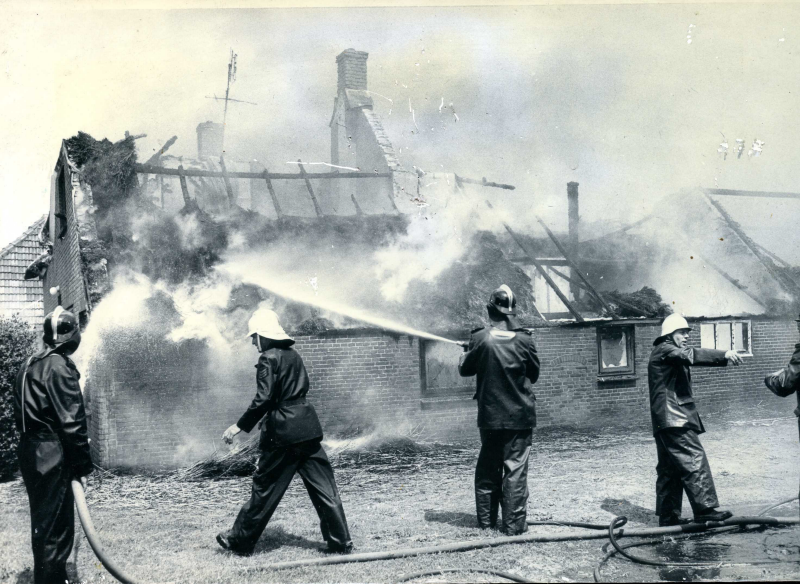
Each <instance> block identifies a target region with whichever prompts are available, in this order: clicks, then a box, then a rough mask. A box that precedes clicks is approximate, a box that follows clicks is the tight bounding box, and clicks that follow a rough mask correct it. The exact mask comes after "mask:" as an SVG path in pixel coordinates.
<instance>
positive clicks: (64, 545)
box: [13, 306, 92, 584]
mask: <svg viewBox="0 0 800 584" xmlns="http://www.w3.org/2000/svg"><path fill="white" fill-rule="evenodd" d="M43 328H44V336H43V340H44V346H43V348H42V349H41V350H40V351H38V352H37V353H35V354H34V355H33V356H31V357H30V358H29V359H28V361H27V362H26V363H25V364H24V365H23V366H22V367H21V368H20V370H19V372H18V373H17V377H16V383H15V385H14V395H13V400H14V418H15V422H16V426H17V430H18V431H19V434H20V443H19V449H18V457H19V466H20V470H21V471H22V480H23V481H24V483H25V490H26V491H27V492H28V502H29V503H30V509H31V545H32V548H33V580H34V582H35V584H54V583H58V584H61V583H63V582H65V581H67V580H68V576H67V558H68V557H69V555H70V553H71V552H72V543H73V540H74V537H75V504H74V498H73V495H72V488H71V484H70V483H71V481H72V479H74V478H77V479H80V481H81V483H82V484H83V486H84V488H85V487H86V476H87V475H88V474H89V473H91V472H92V457H91V455H90V453H89V433H88V428H87V425H86V412H85V409H84V405H83V395H82V394H81V388H80V385H79V383H78V379H79V378H80V374H79V373H78V369H77V367H75V364H74V363H73V362H72V360H71V359H70V358H69V356H70V355H71V354H72V353H74V352H75V350H76V349H77V348H78V345H80V342H81V331H80V328H79V326H78V321H77V320H76V319H75V316H74V315H73V314H72V313H71V312H68V311H66V310H64V309H63V308H61V307H60V306H59V307H57V308H56V309H55V310H54V311H53V312H51V313H50V314H48V315H47V316H46V317H45V319H44V327H43Z"/></svg>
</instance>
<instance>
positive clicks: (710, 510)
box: [647, 314, 742, 526]
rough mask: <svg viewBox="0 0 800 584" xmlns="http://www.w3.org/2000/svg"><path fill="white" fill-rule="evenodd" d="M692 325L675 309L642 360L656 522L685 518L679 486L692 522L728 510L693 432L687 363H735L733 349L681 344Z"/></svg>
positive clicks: (695, 421) (699, 426) (697, 430)
mask: <svg viewBox="0 0 800 584" xmlns="http://www.w3.org/2000/svg"><path fill="white" fill-rule="evenodd" d="M691 330H692V328H691V327H690V326H689V323H688V322H687V321H686V319H685V318H683V317H682V316H680V315H679V314H671V315H669V316H668V317H667V318H665V319H664V322H663V323H662V324H661V334H660V335H659V336H658V337H657V338H656V340H655V341H654V342H653V345H654V347H653V351H652V353H651V354H650V361H649V362H648V365H647V378H648V385H649V387H650V417H651V420H652V423H653V434H654V436H655V439H656V449H657V453H658V464H657V466H656V474H657V478H656V514H657V515H658V517H659V525H662V526H667V525H680V524H682V523H689V520H688V519H682V518H681V504H682V501H683V492H684V491H686V496H687V498H688V499H689V503H690V504H691V506H692V511H693V513H694V520H695V521H696V522H706V521H723V520H725V519H728V518H729V517H731V516H732V514H731V512H730V511H718V510H717V508H718V507H719V501H718V499H717V492H716V489H715V487H714V478H713V477H712V475H711V467H710V466H709V464H708V458H707V457H706V453H705V450H704V449H703V445H702V444H701V443H700V438H699V434H702V433H703V432H705V428H704V427H703V422H702V421H701V420H700V415H699V414H698V413H697V409H696V407H695V404H694V398H693V396H692V374H691V371H690V367H697V366H705V367H725V366H726V365H727V364H728V362H729V361H730V362H732V363H733V364H734V365H739V364H740V363H741V362H742V360H741V358H740V357H739V355H738V354H737V353H736V351H734V350H731V351H727V352H726V351H719V350H716V349H697V348H693V347H690V346H688V345H687V344H686V341H687V340H688V338H689V333H690V331H691Z"/></svg>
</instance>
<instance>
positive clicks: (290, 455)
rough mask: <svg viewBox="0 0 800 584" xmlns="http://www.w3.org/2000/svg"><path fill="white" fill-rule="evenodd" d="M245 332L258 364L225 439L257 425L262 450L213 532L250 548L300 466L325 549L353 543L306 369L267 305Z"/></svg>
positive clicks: (344, 548)
mask: <svg viewBox="0 0 800 584" xmlns="http://www.w3.org/2000/svg"><path fill="white" fill-rule="evenodd" d="M249 330H250V332H249V334H248V336H250V337H252V339H253V344H254V345H255V346H256V348H257V349H258V350H259V352H260V353H261V356H260V357H259V359H258V364H257V365H256V385H257V390H256V396H255V398H254V399H253V401H252V403H251V404H250V407H249V408H248V409H247V411H246V412H245V413H244V414H243V415H242V417H241V418H239V421H238V422H237V423H236V424H234V425H232V426H231V427H230V428H228V429H227V430H226V431H225V434H224V435H223V440H224V441H225V442H227V443H228V444H230V443H231V442H232V441H233V437H234V436H236V435H237V434H238V433H239V432H241V431H242V430H244V431H245V432H250V430H252V429H253V427H255V425H256V424H257V423H258V421H259V420H260V419H261V418H262V417H264V416H266V418H265V420H264V422H262V426H261V438H260V443H259V446H260V449H261V456H260V457H259V459H258V464H257V467H256V470H255V473H254V474H253V490H252V494H251V496H250V500H249V501H248V502H247V503H245V504H244V506H243V507H242V509H241V511H239V515H238V516H237V517H236V522H235V523H234V524H233V529H231V530H230V531H228V532H224V533H220V534H219V535H217V542H218V543H219V544H220V545H221V546H222V547H223V548H225V549H226V550H230V551H232V552H234V553H237V554H240V555H248V554H251V553H252V552H253V548H254V547H255V545H256V542H257V541H258V538H259V537H260V536H261V533H262V532H263V531H264V528H265V527H266V526H267V523H269V520H270V518H271V517H272V514H273V513H274V512H275V509H276V508H277V507H278V503H280V501H281V498H282V497H283V494H284V493H285V492H286V489H287V488H288V487H289V483H291V482H292V478H293V477H294V475H295V473H300V478H302V479H303V484H305V487H306V490H307V491H308V495H309V497H311V502H312V503H313V504H314V508H315V509H316V510H317V514H318V515H319V519H320V529H321V530H322V537H323V539H324V540H325V541H326V543H327V544H328V547H327V551H329V552H332V553H349V552H350V551H351V550H352V549H353V543H352V541H351V540H350V531H349V530H348V528H347V519H346V518H345V515H344V508H343V507H342V501H341V499H340V498H339V491H338V489H337V488H336V481H335V480H334V477H333V468H332V467H331V463H330V462H329V461H328V457H327V455H326V454H325V450H323V448H322V445H321V442H322V427H321V426H320V423H319V419H318V418H317V413H316V411H315V410H314V406H312V405H311V404H310V403H308V402H307V401H306V393H308V386H309V382H308V374H307V373H306V368H305V365H303V359H302V358H301V357H300V355H299V354H298V353H297V351H295V350H294V349H292V345H293V344H294V340H292V339H291V338H290V337H289V336H288V335H287V334H286V332H285V331H284V330H283V328H282V327H281V325H280V323H279V322H278V315H277V314H275V313H274V312H273V311H272V310H268V309H260V310H258V311H256V313H255V314H254V315H253V317H252V318H251V319H250V322H249Z"/></svg>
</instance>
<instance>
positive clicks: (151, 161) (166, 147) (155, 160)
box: [144, 136, 178, 165]
mask: <svg viewBox="0 0 800 584" xmlns="http://www.w3.org/2000/svg"><path fill="white" fill-rule="evenodd" d="M177 140H178V137H177V136H173V137H172V138H170V139H169V140H167V141H166V142H164V145H163V146H162V147H161V148H159V150H158V152H156V153H155V154H153V155H152V156H151V157H150V158H148V159H147V162H145V163H144V164H145V165H150V164H157V163H158V159H159V158H161V156H163V155H164V153H165V152H166V151H167V150H169V149H170V147H171V146H172V145H173V144H174V143H175V142H176V141H177Z"/></svg>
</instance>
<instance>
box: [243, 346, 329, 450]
mask: <svg viewBox="0 0 800 584" xmlns="http://www.w3.org/2000/svg"><path fill="white" fill-rule="evenodd" d="M308 387H309V382H308V373H307V372H306V368H305V365H304V364H303V360H302V358H301V357H300V355H299V354H298V353H297V351H295V350H294V349H292V348H291V347H290V346H283V347H275V346H273V347H270V348H269V349H267V350H266V351H264V352H263V353H261V356H260V357H259V359H258V364H257V365H256V396H255V397H254V398H253V401H252V403H251V404H250V407H249V408H248V409H247V411H246V412H245V413H244V414H243V415H242V417H241V418H239V421H238V422H237V423H236V425H237V426H239V428H241V429H242V430H244V431H245V432H250V430H252V429H253V427H254V426H255V425H256V424H257V423H258V421H259V420H260V419H261V418H262V417H264V416H265V415H266V419H265V421H264V425H263V426H262V428H261V443H260V444H261V447H262V448H263V449H266V450H269V449H272V448H276V447H281V446H288V445H290V444H297V443H299V442H304V441H306V440H313V439H315V438H322V426H321V425H320V423H319V418H317V412H316V411H315V410H314V406H312V405H311V404H310V403H308V402H307V401H306V394H307V393H308Z"/></svg>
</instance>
